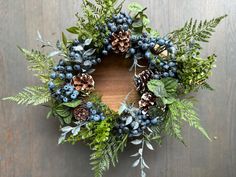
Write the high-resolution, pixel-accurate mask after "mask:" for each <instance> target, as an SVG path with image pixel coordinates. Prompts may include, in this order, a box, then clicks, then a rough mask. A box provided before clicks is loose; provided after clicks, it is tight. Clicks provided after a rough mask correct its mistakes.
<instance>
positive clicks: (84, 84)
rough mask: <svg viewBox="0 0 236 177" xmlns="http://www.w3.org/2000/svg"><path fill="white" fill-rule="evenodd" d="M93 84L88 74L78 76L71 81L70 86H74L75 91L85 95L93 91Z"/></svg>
mask: <svg viewBox="0 0 236 177" xmlns="http://www.w3.org/2000/svg"><path fill="white" fill-rule="evenodd" d="M94 84H95V82H94V80H93V77H92V76H91V75H88V74H82V75H78V76H75V77H73V79H72V85H74V87H75V89H76V90H77V91H82V92H85V93H90V92H91V91H92V90H94Z"/></svg>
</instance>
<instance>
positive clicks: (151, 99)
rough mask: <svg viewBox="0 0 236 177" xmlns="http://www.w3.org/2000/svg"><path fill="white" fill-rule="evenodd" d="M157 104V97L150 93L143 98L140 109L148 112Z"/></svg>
mask: <svg viewBox="0 0 236 177" xmlns="http://www.w3.org/2000/svg"><path fill="white" fill-rule="evenodd" d="M155 104H156V96H155V95H154V94H152V93H150V92H146V93H144V94H143V95H142V96H141V100H140V101H139V108H141V109H142V110H144V111H147V110H148V109H149V108H150V107H151V106H154V105H155Z"/></svg>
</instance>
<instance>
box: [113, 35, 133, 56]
mask: <svg viewBox="0 0 236 177" xmlns="http://www.w3.org/2000/svg"><path fill="white" fill-rule="evenodd" d="M130 35H131V33H130V31H119V32H116V33H113V34H112V37H111V45H112V49H113V51H114V52H115V53H125V52H127V51H128V49H129V48H130Z"/></svg>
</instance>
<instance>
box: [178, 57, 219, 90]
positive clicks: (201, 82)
mask: <svg viewBox="0 0 236 177" xmlns="http://www.w3.org/2000/svg"><path fill="white" fill-rule="evenodd" d="M215 60H216V56H215V55H214V54H213V55H211V56H209V57H207V58H206V59H203V58H200V57H199V56H189V55H187V56H182V57H180V58H178V60H177V61H178V66H179V70H178V76H179V79H180V80H181V83H182V84H183V85H184V87H185V92H186V93H189V92H191V91H193V90H196V89H198V88H199V87H205V88H208V89H210V90H211V87H210V86H209V85H208V84H207V83H206V80H207V79H208V78H209V76H210V75H211V73H212V72H211V70H212V69H213V67H214V66H215Z"/></svg>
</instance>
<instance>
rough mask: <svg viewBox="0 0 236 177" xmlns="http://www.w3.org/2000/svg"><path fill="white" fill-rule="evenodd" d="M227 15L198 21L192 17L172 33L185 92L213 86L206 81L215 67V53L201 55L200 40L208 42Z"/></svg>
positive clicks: (179, 73) (179, 74)
mask: <svg viewBox="0 0 236 177" xmlns="http://www.w3.org/2000/svg"><path fill="white" fill-rule="evenodd" d="M226 16H227V15H224V16H220V17H218V18H213V19H212V20H209V21H207V20H205V21H200V22H198V21H197V20H195V21H193V20H192V19H191V20H190V21H189V22H186V23H185V25H184V27H182V28H180V29H179V30H176V31H173V32H172V33H170V35H169V36H170V37H171V38H172V40H173V42H174V43H175V45H176V46H177V49H178V50H177V53H176V58H177V63H178V67H179V70H178V76H179V78H180V80H181V82H182V83H183V86H184V88H185V89H186V90H185V93H189V92H191V91H193V90H196V89H198V88H199V87H204V88H208V89H210V90H212V89H211V87H210V86H209V84H207V83H206V79H208V77H209V75H210V74H211V69H212V68H213V67H214V63H215V57H216V56H215V55H214V54H213V55H210V56H208V57H207V58H206V59H203V58H201V57H200V51H199V50H200V49H201V48H202V47H201V43H200V42H208V40H209V38H210V37H211V36H212V33H213V32H214V31H215V30H214V29H215V28H216V26H217V25H218V24H219V23H220V22H221V21H222V20H223V19H224V18H225V17H226Z"/></svg>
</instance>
